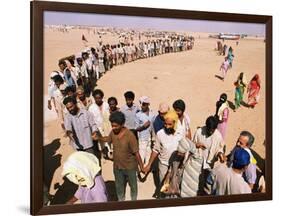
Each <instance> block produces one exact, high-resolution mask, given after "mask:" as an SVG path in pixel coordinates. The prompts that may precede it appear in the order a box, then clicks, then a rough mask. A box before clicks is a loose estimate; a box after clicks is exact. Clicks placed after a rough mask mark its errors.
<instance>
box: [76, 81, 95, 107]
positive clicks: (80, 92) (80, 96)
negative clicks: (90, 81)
mask: <svg viewBox="0 0 281 216" xmlns="http://www.w3.org/2000/svg"><path fill="white" fill-rule="evenodd" d="M76 95H77V98H76V99H77V105H78V107H79V108H83V109H86V110H89V107H90V106H91V105H92V104H93V101H92V98H91V97H86V95H85V91H84V89H83V87H81V86H80V87H78V88H77V90H76Z"/></svg>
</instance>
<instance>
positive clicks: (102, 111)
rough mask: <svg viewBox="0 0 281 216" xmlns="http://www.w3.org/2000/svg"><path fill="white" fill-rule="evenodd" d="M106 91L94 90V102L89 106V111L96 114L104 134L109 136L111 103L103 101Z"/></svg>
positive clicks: (99, 126) (97, 121)
mask: <svg viewBox="0 0 281 216" xmlns="http://www.w3.org/2000/svg"><path fill="white" fill-rule="evenodd" d="M103 97H104V93H103V91H102V90H100V89H96V90H94V91H93V98H94V103H93V104H92V105H91V106H90V107H89V111H90V112H91V113H92V114H94V117H95V121H96V123H97V126H98V129H99V131H100V132H101V134H102V136H108V134H109V133H110V130H111V126H110V122H109V115H110V114H109V105H108V103H107V102H105V101H103Z"/></svg>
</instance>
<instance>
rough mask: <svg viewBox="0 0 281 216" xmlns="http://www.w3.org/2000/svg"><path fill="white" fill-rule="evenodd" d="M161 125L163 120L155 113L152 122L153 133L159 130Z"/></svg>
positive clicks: (162, 125)
mask: <svg viewBox="0 0 281 216" xmlns="http://www.w3.org/2000/svg"><path fill="white" fill-rule="evenodd" d="M163 127H164V121H163V120H162V119H161V117H160V115H157V116H156V118H155V120H154V122H153V128H154V132H155V134H157V132H158V131H159V130H161V129H162V128H163Z"/></svg>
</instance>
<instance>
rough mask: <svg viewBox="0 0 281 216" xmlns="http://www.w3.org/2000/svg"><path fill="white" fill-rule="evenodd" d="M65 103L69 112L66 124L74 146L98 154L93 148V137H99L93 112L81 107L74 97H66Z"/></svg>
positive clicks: (66, 116)
mask: <svg viewBox="0 0 281 216" xmlns="http://www.w3.org/2000/svg"><path fill="white" fill-rule="evenodd" d="M63 104H64V105H65V107H66V109H67V110H68V112H69V113H67V114H66V115H65V118H64V126H65V130H66V134H67V136H68V137H70V139H71V144H72V146H73V147H74V148H75V149H76V150H77V151H85V152H88V153H92V154H95V155H96V152H94V149H93V139H94V140H96V139H97V130H98V129H97V126H96V124H95V121H94V116H93V114H92V113H90V112H88V111H87V110H85V109H80V108H79V107H78V106H77V101H76V99H75V98H74V97H66V98H65V99H64V101H63Z"/></svg>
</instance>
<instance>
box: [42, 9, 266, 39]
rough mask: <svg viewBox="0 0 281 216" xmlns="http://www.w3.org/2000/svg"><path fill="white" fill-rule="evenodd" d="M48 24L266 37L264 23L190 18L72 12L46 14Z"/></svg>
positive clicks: (49, 12)
mask: <svg viewBox="0 0 281 216" xmlns="http://www.w3.org/2000/svg"><path fill="white" fill-rule="evenodd" d="M44 24H47V25H60V24H65V25H92V26H104V27H119V28H134V29H137V28H142V29H149V28H150V29H156V30H162V31H165V30H168V31H169V30H171V31H193V32H224V33H240V34H242V33H244V34H252V35H262V36H264V35H265V25H264V24H248V23H238V22H218V21H200V20H187V19H174V18H173V19H171V18H155V17H140V16H124V15H122V16H121V15H106V14H86V13H70V12H53V11H47V12H44Z"/></svg>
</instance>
